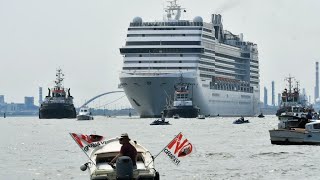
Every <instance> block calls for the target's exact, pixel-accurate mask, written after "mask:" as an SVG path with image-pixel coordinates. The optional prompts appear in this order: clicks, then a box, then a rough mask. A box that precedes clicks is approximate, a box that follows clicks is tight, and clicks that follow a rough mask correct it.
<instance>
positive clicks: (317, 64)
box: [314, 62, 319, 102]
mask: <svg viewBox="0 0 320 180" xmlns="http://www.w3.org/2000/svg"><path fill="white" fill-rule="evenodd" d="M318 98H319V62H316V87H315V88H314V102H316V100H317V99H318Z"/></svg>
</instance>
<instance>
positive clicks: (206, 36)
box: [202, 34, 216, 40]
mask: <svg viewBox="0 0 320 180" xmlns="http://www.w3.org/2000/svg"><path fill="white" fill-rule="evenodd" d="M202 37H203V38H207V39H212V40H215V39H216V38H215V37H213V36H208V35H205V34H203V35H202Z"/></svg>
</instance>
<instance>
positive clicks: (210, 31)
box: [202, 28, 212, 33]
mask: <svg viewBox="0 0 320 180" xmlns="http://www.w3.org/2000/svg"><path fill="white" fill-rule="evenodd" d="M202 30H203V31H205V32H209V33H212V30H211V29H207V28H203V29H202Z"/></svg>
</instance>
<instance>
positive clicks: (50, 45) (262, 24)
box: [0, 0, 320, 106]
mask: <svg viewBox="0 0 320 180" xmlns="http://www.w3.org/2000/svg"><path fill="white" fill-rule="evenodd" d="M179 2H180V4H181V5H182V6H183V7H184V8H186V10H187V13H186V14H184V16H183V17H184V18H188V19H193V17H195V16H202V17H203V19H204V21H205V22H209V21H210V18H211V17H210V15H211V14H212V13H221V14H222V18H223V24H224V29H227V30H229V31H231V32H232V33H234V34H239V33H244V39H245V40H248V41H252V42H255V43H257V44H258V50H259V60H260V81H261V99H263V87H264V86H267V88H268V89H269V97H270V96H271V81H272V80H274V81H275V85H276V92H277V93H278V92H280V91H281V90H282V89H283V88H284V85H285V81H284V78H285V77H287V76H288V75H289V74H291V75H292V76H294V77H296V79H298V80H300V83H301V87H303V88H306V92H307V93H308V95H311V97H312V99H313V96H314V84H315V68H314V66H315V62H316V61H319V60H320V48H319V47H320V46H319V42H320V21H319V17H320V11H319V7H320V1H319V0H306V1H302V0H196V1H195V0H180V1H179ZM163 6H164V1H163V0H115V1H111V0H0V94H2V95H5V101H6V102H9V103H10V102H23V98H24V96H34V97H35V102H36V104H37V102H38V87H39V86H42V87H43V88H44V92H43V94H44V96H45V95H46V94H47V88H48V87H51V86H53V81H54V79H55V70H56V69H57V68H58V67H61V68H62V69H63V71H64V73H65V78H66V79H65V83H64V84H65V87H69V88H71V93H72V94H73V96H74V97H75V104H76V106H79V105H81V104H82V103H84V102H85V100H88V99H90V98H91V97H93V96H95V95H98V94H100V93H103V92H108V91H113V90H119V89H117V87H118V84H119V73H120V71H121V68H122V63H123V59H122V56H121V55H120V53H119V48H120V47H122V46H123V45H124V44H125V39H126V33H127V28H128V25H129V23H130V21H132V19H133V18H134V17H135V16H140V17H142V19H143V20H144V21H155V20H162V17H163ZM110 98H111V96H110ZM276 98H277V97H276ZM269 99H271V97H270V98H269ZM270 101H271V100H269V103H270Z"/></svg>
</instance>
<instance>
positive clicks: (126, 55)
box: [124, 53, 200, 58]
mask: <svg viewBox="0 0 320 180" xmlns="http://www.w3.org/2000/svg"><path fill="white" fill-rule="evenodd" d="M124 57H170V58H175V57H196V58H198V57H200V56H199V55H198V54H150V53H144V54H125V55H124Z"/></svg>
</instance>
